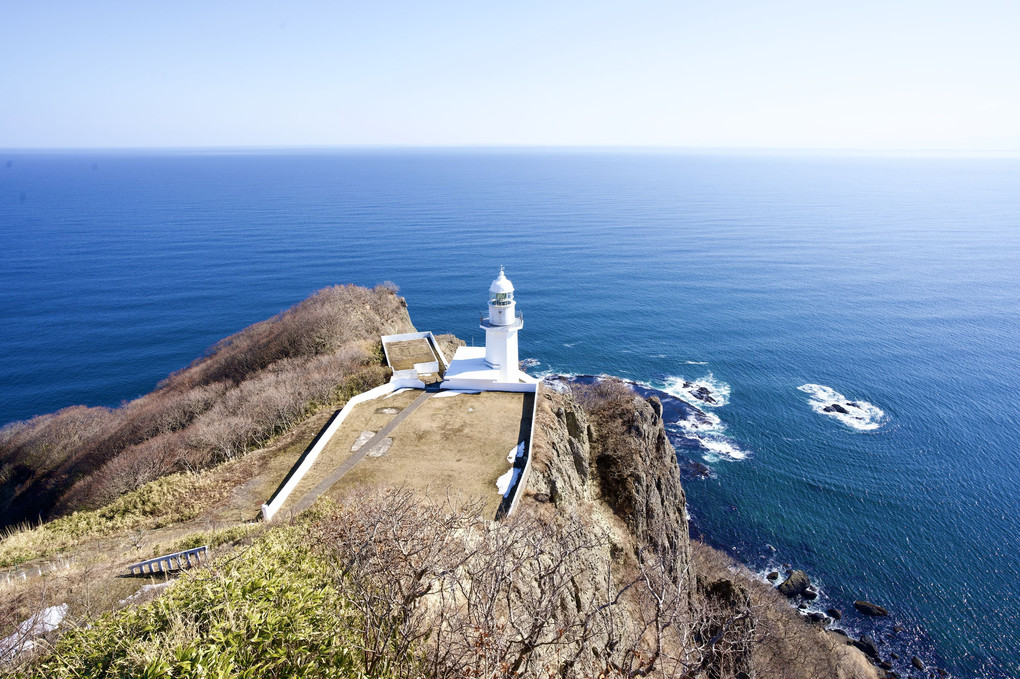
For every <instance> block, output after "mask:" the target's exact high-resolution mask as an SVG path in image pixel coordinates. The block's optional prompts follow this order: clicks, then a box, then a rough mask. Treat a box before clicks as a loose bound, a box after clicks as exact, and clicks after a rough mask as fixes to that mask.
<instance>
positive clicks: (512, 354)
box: [440, 267, 539, 391]
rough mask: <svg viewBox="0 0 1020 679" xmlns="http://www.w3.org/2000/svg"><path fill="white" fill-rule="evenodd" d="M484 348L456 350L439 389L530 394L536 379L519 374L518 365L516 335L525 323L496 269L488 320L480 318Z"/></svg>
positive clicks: (507, 283)
mask: <svg viewBox="0 0 1020 679" xmlns="http://www.w3.org/2000/svg"><path fill="white" fill-rule="evenodd" d="M480 324H481V327H482V330H484V331H485V346H484V347H457V351H456V353H454V355H453V360H452V361H450V365H449V366H448V367H447V369H446V374H445V375H444V377H443V383H442V386H441V387H440V388H441V389H454V390H457V389H461V390H465V391H469V390H471V391H473V390H477V391H533V389H529V387H530V385H532V384H536V383H538V381H539V380H538V378H537V377H532V376H531V375H528V374H527V373H525V372H522V371H521V369H520V367H519V364H518V362H517V331H518V330H520V329H521V328H523V327H524V319H523V318H522V317H521V315H520V313H518V311H517V302H515V301H514V286H513V283H511V282H510V281H509V280H508V279H507V277H506V274H505V273H503V267H499V275H498V276H496V280H494V281H492V285H490V286H489V317H488V318H481V319H480Z"/></svg>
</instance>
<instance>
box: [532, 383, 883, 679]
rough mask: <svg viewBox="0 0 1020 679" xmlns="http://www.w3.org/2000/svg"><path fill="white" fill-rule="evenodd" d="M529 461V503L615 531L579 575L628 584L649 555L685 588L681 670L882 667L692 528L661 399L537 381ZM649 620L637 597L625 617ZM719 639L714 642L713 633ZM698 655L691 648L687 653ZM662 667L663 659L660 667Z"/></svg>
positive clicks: (842, 674) (840, 673) (791, 671)
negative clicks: (554, 387) (697, 538)
mask: <svg viewBox="0 0 1020 679" xmlns="http://www.w3.org/2000/svg"><path fill="white" fill-rule="evenodd" d="M532 454H533V459H532V464H533V468H532V473H531V478H530V480H529V482H528V492H527V495H526V497H525V499H524V504H522V510H524V511H534V512H537V513H540V514H541V513H545V512H549V511H550V509H554V510H555V512H556V513H557V514H560V515H561V516H567V517H581V520H584V521H587V522H588V523H590V524H591V525H592V526H593V528H594V529H596V530H603V531H605V533H606V534H607V535H608V543H607V553H606V554H605V555H604V556H605V559H604V560H603V562H602V563H599V562H598V560H594V561H592V562H591V563H587V564H584V565H583V567H584V568H585V569H586V572H585V577H584V580H585V581H587V582H588V583H589V586H598V583H602V582H605V581H606V579H607V578H608V579H615V580H616V582H617V585H618V586H621V587H626V581H627V578H628V577H633V575H634V574H635V573H641V572H642V571H643V570H646V569H647V567H646V566H644V565H643V562H645V561H647V559H648V558H649V557H653V558H659V559H662V560H663V561H664V562H665V564H664V570H665V571H667V572H668V576H669V577H670V579H671V580H672V581H673V582H674V583H675V584H676V586H677V587H678V588H679V589H680V590H682V591H683V593H684V594H685V601H684V606H685V607H686V610H685V611H684V613H683V616H684V623H685V624H686V625H688V626H689V628H690V639H691V641H692V643H693V644H695V645H700V646H701V647H702V651H701V652H700V653H699V654H698V656H697V662H695V663H693V664H692V665H691V666H689V667H688V668H687V670H688V671H689V672H690V674H686V676H715V677H723V676H726V677H772V676H783V677H791V678H792V677H803V678H805V679H807V678H809V677H810V678H813V677H819V676H829V677H839V678H846V679H849V678H862V679H863V678H872V677H879V676H882V675H883V674H884V673H883V672H882V671H881V670H880V669H878V668H876V667H874V666H873V665H871V664H870V663H869V662H868V661H867V659H866V658H865V656H864V655H863V654H862V653H860V652H859V651H857V650H856V649H854V648H852V647H848V646H847V645H846V644H845V639H843V638H842V637H840V636H838V635H836V634H834V633H832V632H829V631H826V630H824V629H822V628H820V627H817V626H812V625H810V624H809V623H808V622H807V621H806V620H805V619H803V618H802V617H801V616H800V615H798V614H797V613H796V612H795V611H793V610H792V609H791V608H790V607H789V605H788V604H787V602H786V601H785V600H784V599H783V598H782V597H781V596H779V595H778V594H776V592H775V591H773V589H772V588H771V587H769V586H768V585H765V584H763V583H761V582H760V581H758V580H757V579H756V578H755V577H754V576H753V574H752V573H750V572H749V571H748V570H747V569H746V568H743V567H742V566H740V565H739V564H737V563H736V562H734V561H733V560H732V559H730V558H729V557H727V556H726V555H725V554H723V553H721V552H718V551H716V550H713V549H711V548H709V547H707V546H705V545H702V544H700V543H692V541H691V540H690V537H689V531H688V524H687V515H686V498H685V495H684V491H683V486H682V483H681V477H680V469H679V466H678V464H677V460H676V452H675V450H674V449H673V446H672V444H671V443H670V442H669V439H668V437H667V436H666V432H665V428H664V423H663V420H662V406H661V403H660V402H659V401H658V399H656V398H654V397H652V398H649V399H647V400H645V399H643V398H641V397H640V396H638V395H637V394H635V393H634V392H633V391H631V390H630V389H629V388H628V387H627V386H626V385H624V384H623V383H621V382H617V381H613V380H606V381H603V382H600V383H597V384H596V385H592V386H588V387H582V388H580V389H575V391H574V392H573V393H571V392H570V391H568V392H566V393H557V392H553V391H551V390H548V389H545V390H543V391H542V392H541V393H540V396H539V403H538V407H537V412H536V422H535V437H534V442H533V452H532ZM627 624H628V625H631V626H633V627H634V628H635V629H632V630H630V631H631V633H642V630H641V629H637V628H639V627H640V626H641V625H644V624H646V621H645V620H644V618H643V616H642V615H641V614H640V613H639V612H638V611H634V610H633V609H632V614H631V616H630V617H629V619H628V621H627ZM713 644H714V645H713ZM691 660H695V658H694V657H693V656H692V657H691ZM661 669H662V668H661V667H656V670H657V671H661Z"/></svg>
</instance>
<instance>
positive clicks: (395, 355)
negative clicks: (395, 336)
mask: <svg viewBox="0 0 1020 679" xmlns="http://www.w3.org/2000/svg"><path fill="white" fill-rule="evenodd" d="M386 351H387V353H388V354H389V357H390V367H391V368H393V369H394V370H410V369H412V368H414V364H415V363H431V362H433V361H438V360H439V359H438V358H437V357H436V354H435V352H433V351H432V345H431V344H429V341H428V340H427V339H413V340H404V341H402V342H387V343H386Z"/></svg>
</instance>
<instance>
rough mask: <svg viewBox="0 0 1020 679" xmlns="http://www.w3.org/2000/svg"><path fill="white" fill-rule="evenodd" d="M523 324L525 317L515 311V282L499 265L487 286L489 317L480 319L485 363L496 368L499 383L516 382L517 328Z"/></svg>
mask: <svg viewBox="0 0 1020 679" xmlns="http://www.w3.org/2000/svg"><path fill="white" fill-rule="evenodd" d="M523 327H524V318H523V317H522V316H521V315H520V314H519V313H517V302H516V301H514V285H513V283H511V282H510V279H509V278H507V277H506V274H505V273H504V272H503V267H499V276H497V277H496V280H494V281H492V285H490V286H489V317H488V318H483V319H482V322H481V328H482V330H484V331H485V364H486V365H488V366H489V367H490V368H492V369H494V370H497V371H499V381H500V382H517V381H518V380H519V374H520V370H519V369H518V362H517V331H518V330H520V329H521V328H523Z"/></svg>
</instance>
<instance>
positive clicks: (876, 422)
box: [797, 384, 887, 431]
mask: <svg viewBox="0 0 1020 679" xmlns="http://www.w3.org/2000/svg"><path fill="white" fill-rule="evenodd" d="M797 389H799V390H800V391H803V392H804V393H806V394H807V395H808V396H809V397H810V398H809V400H808V405H810V406H811V410H813V411H815V412H816V413H818V414H819V415H828V416H829V417H833V418H835V419H837V420H839V421H840V422H842V423H843V424H845V425H846V426H848V427H850V428H851V429H857V430H859V431H872V430H874V429H878V428H879V427H881V426H882V425H883V424H885V422H886V419H887V418H886V415H885V412H883V411H882V409H881V408H879V407H878V406H876V405H873V404H871V403H868V402H867V401H861V400H849V399H847V397H846V396H844V395H843V394H841V393H839V392H838V391H836V390H835V389H833V388H832V387H826V386H824V385H822V384H804V385H801V386H799V387H797ZM833 404H837V405H839V406H840V407H842V408H843V409H844V410H846V412H845V413H841V412H839V411H838V410H833V409H830V410H828V411H827V410H826V408H831V406H832V405H833Z"/></svg>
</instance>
